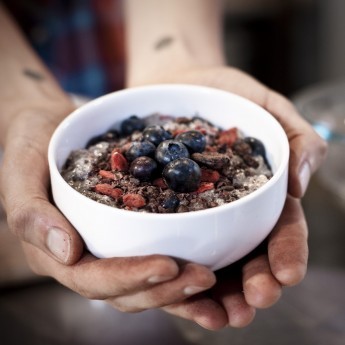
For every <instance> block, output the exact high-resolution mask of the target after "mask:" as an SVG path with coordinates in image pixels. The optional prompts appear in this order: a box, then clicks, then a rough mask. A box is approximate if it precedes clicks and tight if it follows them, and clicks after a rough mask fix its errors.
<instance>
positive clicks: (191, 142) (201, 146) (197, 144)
mask: <svg viewBox="0 0 345 345" xmlns="http://www.w3.org/2000/svg"><path fill="white" fill-rule="evenodd" d="M175 140H177V141H180V142H181V143H182V144H184V145H186V146H187V148H188V150H189V151H190V152H191V153H194V152H203V151H204V150H205V147H206V138H205V136H204V135H203V134H202V133H201V132H199V131H188V132H183V133H181V134H178V135H177V136H176V137H175Z"/></svg>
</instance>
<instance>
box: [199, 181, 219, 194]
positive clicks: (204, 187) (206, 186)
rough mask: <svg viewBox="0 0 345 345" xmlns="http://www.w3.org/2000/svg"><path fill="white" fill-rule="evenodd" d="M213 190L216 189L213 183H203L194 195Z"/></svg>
mask: <svg viewBox="0 0 345 345" xmlns="http://www.w3.org/2000/svg"><path fill="white" fill-rule="evenodd" d="M211 189H214V184H213V183H212V182H201V183H200V186H199V188H198V189H197V190H196V191H195V192H194V193H196V194H200V193H203V192H206V191H207V190H211Z"/></svg>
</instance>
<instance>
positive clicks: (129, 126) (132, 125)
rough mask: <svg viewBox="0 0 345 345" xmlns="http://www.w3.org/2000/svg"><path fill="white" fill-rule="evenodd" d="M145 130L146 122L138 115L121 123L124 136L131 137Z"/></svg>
mask: <svg viewBox="0 0 345 345" xmlns="http://www.w3.org/2000/svg"><path fill="white" fill-rule="evenodd" d="M144 128H145V121H144V120H143V119H141V118H139V117H138V116H136V115H132V116H130V117H129V118H128V119H126V120H123V121H122V123H121V133H122V135H130V134H132V133H133V132H135V131H142V130H143V129H144Z"/></svg>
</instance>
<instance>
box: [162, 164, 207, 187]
mask: <svg viewBox="0 0 345 345" xmlns="http://www.w3.org/2000/svg"><path fill="white" fill-rule="evenodd" d="M163 178H164V180H165V183H166V184H167V186H168V187H169V188H170V189H172V190H173V191H175V192H180V193H189V192H194V191H195V190H197V189H198V187H199V184H200V179H201V171H200V167H199V165H198V164H197V163H196V162H194V161H193V160H191V159H189V158H179V159H175V160H174V161H172V162H170V163H169V164H167V165H166V166H165V167H164V169H163Z"/></svg>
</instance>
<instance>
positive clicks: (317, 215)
mask: <svg viewBox="0 0 345 345" xmlns="http://www.w3.org/2000/svg"><path fill="white" fill-rule="evenodd" d="M303 203H304V209H305V213H306V217H307V221H308V223H309V228H310V239H309V244H310V265H309V271H308V275H307V277H306V279H305V280H304V281H303V282H302V283H301V284H300V285H299V286H297V287H293V288H286V289H284V293H283V297H282V299H281V300H280V301H279V302H278V303H277V304H276V305H275V306H273V307H271V308H269V309H267V310H259V311H258V313H257V317H256V319H255V320H254V322H253V323H252V324H251V325H250V326H249V327H247V328H245V329H240V330H238V329H229V328H227V329H224V330H222V331H219V332H210V331H207V330H203V329H202V328H201V327H199V326H197V325H194V324H193V323H191V322H189V321H185V320H182V319H179V318H176V317H173V316H170V315H168V314H166V313H163V312H161V311H159V310H152V311H147V312H143V313H140V314H125V313H121V312H118V311H116V310H114V309H112V308H110V307H109V306H108V305H106V304H104V303H103V302H100V301H89V300H87V299H84V298H82V297H80V296H79V295H77V294H75V293H73V292H72V291H69V290H68V289H66V288H64V287H62V286H61V285H59V284H57V283H55V282H53V281H51V280H47V279H42V278H39V277H36V276H35V275H33V274H32V273H31V272H30V270H29V268H28V266H27V264H26V262H25V258H24V255H23V253H22V250H21V247H20V245H19V243H18V241H17V240H16V238H15V237H14V236H13V235H11V234H10V233H9V231H8V229H7V225H6V220H5V214H4V212H3V211H1V210H0V344H1V345H18V344H25V345H41V344H42V345H53V344H57V345H60V344H61V345H64V344H74V345H79V344H80V345H82V344H83V345H88V344H90V345H91V344H92V345H94V344H97V345H103V344H104V345H106V344H121V345H127V344H128V345H129V344H130V345H133V344H142V345H145V344H163V343H164V344H165V345H170V344H171V345H180V344H181V345H188V344H200V345H203V344H205V345H206V344H214V345H222V344H230V343H231V344H234V345H241V344H246V345H247V344H256V345H261V344H262V345H263V344H265V345H269V344H272V345H285V344H286V345H290V344H299V345H324V344H327V345H338V344H339V345H340V344H341V345H342V344H345V293H344V291H345V251H344V243H345V226H344V225H345V211H344V208H342V207H340V206H339V204H338V203H337V201H336V200H334V199H332V198H331V197H330V195H329V192H328V191H327V188H324V186H322V185H320V184H319V183H318V181H317V180H313V181H312V183H311V185H310V188H309V190H308V193H307V195H306V197H305V199H304V202H303Z"/></svg>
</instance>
